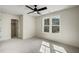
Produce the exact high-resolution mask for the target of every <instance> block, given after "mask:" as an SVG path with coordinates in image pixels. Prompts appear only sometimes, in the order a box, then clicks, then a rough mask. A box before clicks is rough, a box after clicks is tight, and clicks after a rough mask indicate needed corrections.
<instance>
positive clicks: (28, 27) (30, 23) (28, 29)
mask: <svg viewBox="0 0 79 59" xmlns="http://www.w3.org/2000/svg"><path fill="white" fill-rule="evenodd" d="M34 36H35V18H34V17H32V16H28V15H27V14H24V15H23V39H28V38H31V37H34Z"/></svg>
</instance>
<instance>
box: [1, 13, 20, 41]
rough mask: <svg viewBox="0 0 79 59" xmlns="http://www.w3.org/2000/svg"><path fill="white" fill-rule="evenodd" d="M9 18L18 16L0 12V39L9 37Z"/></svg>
mask: <svg viewBox="0 0 79 59" xmlns="http://www.w3.org/2000/svg"><path fill="white" fill-rule="evenodd" d="M11 19H19V17H18V16H15V15H11V14H7V13H0V29H1V31H0V40H8V39H11Z"/></svg>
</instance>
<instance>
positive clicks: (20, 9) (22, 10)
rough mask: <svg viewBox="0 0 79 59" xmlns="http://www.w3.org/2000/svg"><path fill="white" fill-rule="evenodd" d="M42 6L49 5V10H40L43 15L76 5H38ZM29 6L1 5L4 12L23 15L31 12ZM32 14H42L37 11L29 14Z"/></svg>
mask: <svg viewBox="0 0 79 59" xmlns="http://www.w3.org/2000/svg"><path fill="white" fill-rule="evenodd" d="M29 6H31V7H32V8H33V7H34V6H33V5H29ZM42 7H47V10H44V11H40V13H41V15H44V14H48V13H51V12H56V11H59V10H63V9H67V8H71V7H74V5H38V6H37V8H38V9H39V8H42ZM31 11H32V10H30V9H29V8H27V7H25V5H0V12H4V13H10V14H14V15H22V14H27V13H28V12H31ZM29 15H31V16H40V15H38V14H36V13H31V14H29Z"/></svg>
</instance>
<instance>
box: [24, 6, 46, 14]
mask: <svg viewBox="0 0 79 59" xmlns="http://www.w3.org/2000/svg"><path fill="white" fill-rule="evenodd" d="M25 6H26V7H27V8H29V9H31V10H32V11H31V12H29V13H27V14H30V13H34V12H36V13H37V14H40V12H39V11H43V10H46V9H47V7H43V8H40V9H38V8H37V5H34V8H32V7H30V6H28V5H25Z"/></svg>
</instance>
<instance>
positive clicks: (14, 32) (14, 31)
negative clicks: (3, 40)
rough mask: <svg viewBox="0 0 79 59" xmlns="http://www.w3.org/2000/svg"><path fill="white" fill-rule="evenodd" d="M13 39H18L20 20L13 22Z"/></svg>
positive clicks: (13, 20)
mask: <svg viewBox="0 0 79 59" xmlns="http://www.w3.org/2000/svg"><path fill="white" fill-rule="evenodd" d="M11 37H12V38H18V20H16V19H12V20H11Z"/></svg>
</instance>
